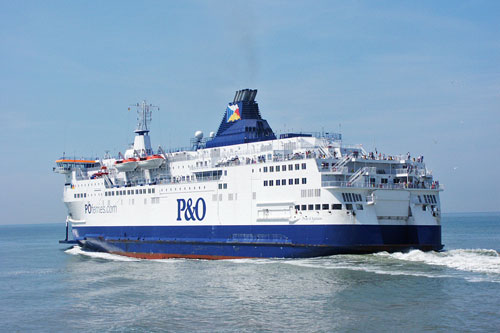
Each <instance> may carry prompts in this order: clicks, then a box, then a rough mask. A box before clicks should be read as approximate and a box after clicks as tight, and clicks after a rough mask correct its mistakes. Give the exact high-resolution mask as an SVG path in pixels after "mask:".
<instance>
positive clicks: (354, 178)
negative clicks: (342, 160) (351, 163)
mask: <svg viewBox="0 0 500 333" xmlns="http://www.w3.org/2000/svg"><path fill="white" fill-rule="evenodd" d="M375 172H376V168H375V167H364V168H361V169H359V170H358V171H356V172H355V173H354V174H353V175H352V176H351V177H350V178H349V179H348V180H347V182H348V183H350V184H352V183H354V182H355V181H357V180H358V179H360V177H361V176H369V175H371V174H373V173H375Z"/></svg>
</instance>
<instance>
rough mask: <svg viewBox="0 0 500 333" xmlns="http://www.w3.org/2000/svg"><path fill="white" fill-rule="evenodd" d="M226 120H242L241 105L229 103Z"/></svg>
mask: <svg viewBox="0 0 500 333" xmlns="http://www.w3.org/2000/svg"><path fill="white" fill-rule="evenodd" d="M226 115H227V117H226V121H227V122H228V123H230V122H233V121H236V120H240V119H241V115H240V107H239V105H238V104H233V105H228V106H227V109H226Z"/></svg>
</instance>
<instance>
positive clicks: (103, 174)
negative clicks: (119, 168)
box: [90, 166, 108, 179]
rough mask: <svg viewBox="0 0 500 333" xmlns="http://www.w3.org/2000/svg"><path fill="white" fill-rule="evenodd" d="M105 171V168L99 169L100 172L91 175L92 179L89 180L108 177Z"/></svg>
mask: <svg viewBox="0 0 500 333" xmlns="http://www.w3.org/2000/svg"><path fill="white" fill-rule="evenodd" d="M107 169H108V168H106V167H105V166H103V167H101V170H99V171H97V172H96V173H94V174H93V175H92V177H90V179H96V178H101V177H102V176H106V175H108V170H107Z"/></svg>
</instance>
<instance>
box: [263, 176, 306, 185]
mask: <svg viewBox="0 0 500 333" xmlns="http://www.w3.org/2000/svg"><path fill="white" fill-rule="evenodd" d="M274 184H276V186H285V185H286V179H276V181H274V180H273V179H271V180H264V186H274ZM299 184H300V178H295V179H293V178H290V179H288V185H299ZM302 184H307V178H302Z"/></svg>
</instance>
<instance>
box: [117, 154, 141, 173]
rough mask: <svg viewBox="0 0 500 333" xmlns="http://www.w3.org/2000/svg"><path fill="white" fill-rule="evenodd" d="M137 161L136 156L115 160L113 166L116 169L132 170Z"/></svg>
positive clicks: (135, 166)
mask: <svg viewBox="0 0 500 333" xmlns="http://www.w3.org/2000/svg"><path fill="white" fill-rule="evenodd" d="M137 165H138V161H137V159H136V158H133V157H132V158H127V159H124V160H117V161H116V162H115V168H116V169H117V170H118V171H134V170H135V169H136V168H137Z"/></svg>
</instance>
